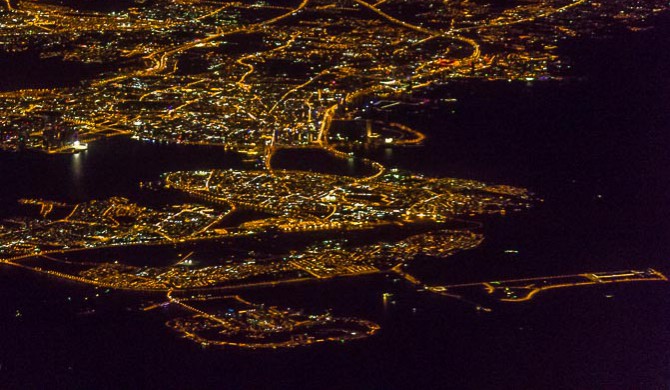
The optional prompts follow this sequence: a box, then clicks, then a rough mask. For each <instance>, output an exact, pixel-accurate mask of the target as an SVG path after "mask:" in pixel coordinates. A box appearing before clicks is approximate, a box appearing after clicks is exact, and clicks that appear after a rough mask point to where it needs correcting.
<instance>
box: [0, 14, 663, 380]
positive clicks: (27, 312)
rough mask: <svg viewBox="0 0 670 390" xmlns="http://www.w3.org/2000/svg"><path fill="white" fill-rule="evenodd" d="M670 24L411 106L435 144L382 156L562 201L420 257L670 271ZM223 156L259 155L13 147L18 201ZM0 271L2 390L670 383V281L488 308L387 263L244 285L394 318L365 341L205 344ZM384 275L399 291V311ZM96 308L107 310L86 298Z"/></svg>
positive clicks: (546, 267) (122, 183)
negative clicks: (400, 276)
mask: <svg viewBox="0 0 670 390" xmlns="http://www.w3.org/2000/svg"><path fill="white" fill-rule="evenodd" d="M658 25H659V28H658V29H656V30H652V31H648V32H643V33H639V34H621V35H616V36H614V37H613V38H611V39H608V40H596V41H587V42H579V43H574V44H573V45H572V47H570V48H569V51H570V53H571V54H572V55H573V58H574V59H575V67H576V68H577V69H576V70H575V72H576V73H579V74H583V75H585V76H587V77H586V79H585V80H582V81H580V82H576V81H569V82H563V83H539V84H532V85H526V84H520V83H512V84H508V83H500V84H488V85H472V84H467V85H462V86H453V89H450V90H449V91H451V92H450V93H452V94H453V95H454V96H455V97H457V98H458V99H459V101H458V103H455V104H454V105H452V106H447V107H444V108H441V109H439V110H435V111H430V112H427V113H422V114H411V113H396V114H393V115H394V116H396V117H395V118H391V119H394V120H402V121H403V122H405V123H407V124H409V125H412V126H414V127H416V128H417V129H420V130H422V131H425V132H426V133H427V134H428V135H429V139H428V141H427V142H426V145H425V147H423V148H407V149H394V150H388V151H386V150H380V151H378V152H373V153H371V154H372V155H374V156H375V157H377V158H378V159H379V160H380V161H385V162H386V163H387V164H389V165H392V166H393V165H397V166H400V167H403V168H407V169H412V170H416V171H419V172H424V173H427V174H432V175H440V176H455V177H464V178H474V179H481V180H485V181H490V182H499V183H506V184H514V185H519V186H524V187H528V188H530V189H532V190H533V191H534V192H536V193H537V194H538V195H539V196H540V197H542V198H543V199H544V200H545V201H544V202H543V203H542V204H539V205H538V206H537V207H536V208H534V209H532V210H530V211H528V212H525V213H523V214H519V215H513V216H508V217H505V218H490V219H487V221H486V225H485V233H486V236H487V241H486V244H485V245H484V246H483V247H482V248H480V249H476V250H473V251H470V252H466V253H463V254H460V255H457V256H455V257H453V258H450V259H448V260H446V261H443V262H441V263H436V262H430V261H423V262H417V265H416V266H415V268H416V270H415V271H416V272H417V273H418V274H420V275H421V276H424V277H426V278H428V277H431V278H432V279H434V280H441V281H481V280H487V279H499V278H504V277H518V276H526V275H528V276H542V275H553V274H561V273H566V272H570V273H574V272H586V271H605V270H619V269H627V268H646V267H655V268H657V269H659V270H661V271H664V272H666V273H670V266H668V259H669V258H670V244H669V242H670V240H669V239H670V218H669V217H670V205H669V204H668V199H669V196H670V176H668V172H667V170H668V167H669V166H670V154H669V153H668V150H669V148H670V68H668V66H667V64H668V63H669V62H670V53H669V52H668V51H667V50H661V49H659V48H664V47H670V23H668V19H667V18H665V19H663V20H661V21H659V22H658ZM452 110H453V111H455V112H453V113H452ZM213 167H238V168H239V167H244V164H243V163H242V162H241V161H240V160H239V159H238V158H237V157H235V156H233V155H228V154H223V153H221V152H220V151H219V150H218V149H214V148H203V149H193V148H186V147H177V146H165V145H162V146H161V145H154V144H141V143H134V142H132V141H129V140H124V139H120V138H119V139H110V140H107V141H102V142H98V143H95V144H93V145H91V148H90V150H89V151H88V152H86V153H85V154H82V155H80V156H79V157H76V156H55V157H54V156H42V155H30V154H25V155H17V154H0V169H1V175H2V186H0V203H1V204H2V207H3V209H2V214H3V215H10V214H11V213H12V212H13V211H14V209H13V204H14V201H15V200H16V199H17V198H20V197H27V196H40V197H45V198H54V199H56V200H65V201H80V200H86V199H90V198H100V197H106V196H109V195H126V196H129V197H135V198H143V197H144V198H147V197H150V196H147V195H143V194H141V193H139V192H138V191H137V190H136V188H137V187H136V184H137V182H138V181H141V180H152V179H155V178H156V177H157V176H158V175H159V174H160V173H162V172H164V171H168V170H176V169H205V168H213ZM505 249H517V250H519V254H518V255H506V254H504V253H503V252H504V250H505ZM0 271H1V272H0V330H1V331H2V333H1V334H0V365H1V366H0V388H12V389H13V388H16V389H25V388H47V387H48V388H69V389H72V388H81V389H87V388H110V389H112V388H113V389H119V388H137V387H149V388H179V389H185V388H249V389H257V388H290V389H293V388H318V389H348V388H357V389H404V388H417V389H442V388H453V389H481V388H483V389H667V388H668V387H669V386H670V352H669V351H670V325H668V324H670V321H668V319H670V288H669V286H668V284H665V283H640V284H636V285H635V284H629V285H620V286H605V287H593V288H583V289H572V290H560V291H554V292H547V293H543V294H540V295H538V296H537V298H536V299H535V300H533V301H532V302H529V303H527V304H500V305H496V306H494V311H493V312H492V313H489V314H478V313H476V312H474V311H472V310H471V308H469V307H466V306H463V305H462V304H460V303H458V302H452V301H448V300H445V299H442V298H438V297H435V296H430V295H425V294H421V293H415V292H413V291H412V290H411V289H410V288H409V287H408V286H406V285H405V284H403V283H402V282H394V281H393V279H392V278H387V277H384V276H380V277H366V278H360V279H347V280H340V281H336V282H331V283H324V284H313V285H300V286H286V287H282V288H273V289H266V290H253V291H249V292H245V293H244V296H245V297H248V298H249V299H252V300H256V301H259V302H268V303H269V304H278V305H281V306H295V307H304V308H307V309H309V310H314V311H320V310H323V309H325V308H332V309H333V312H334V313H335V314H337V315H352V316H355V315H359V316H362V317H364V318H368V319H371V320H374V321H377V322H379V323H380V324H381V325H382V327H383V329H382V331H381V332H380V333H379V335H377V336H375V337H372V338H370V339H367V340H363V341H360V342H353V343H349V344H342V345H323V346H317V347H314V348H305V349H295V350H289V351H240V350H236V349H202V348H200V347H199V346H196V345H195V344H192V343H191V342H189V341H185V340H182V339H179V338H178V337H177V336H176V335H175V334H173V333H171V332H169V331H168V330H167V328H165V327H164V325H163V322H164V321H165V319H166V317H167V315H168V314H169V313H161V312H148V313H144V312H137V311H136V308H137V307H138V305H139V304H140V303H141V302H142V301H143V300H146V299H152V300H158V299H160V296H146V295H139V294H131V293H119V292H109V293H106V292H105V291H104V290H95V289H92V288H88V287H81V286H78V285H75V284H70V283H67V282H61V281H56V280H51V279H46V278H43V277H39V276H34V275H29V274H26V273H24V272H22V271H20V270H15V269H7V268H1V269H0ZM384 291H389V292H393V293H394V294H395V295H394V299H395V301H396V303H395V304H391V305H389V306H388V307H387V308H384V307H383V305H382V300H381V293H382V292H384ZM96 294H99V295H100V297H96V296H95V295H96ZM606 295H613V297H612V298H607V297H606ZM68 297H70V298H71V300H68ZM91 308H94V309H95V310H96V312H95V313H94V314H85V313H87V312H88V310H89V309H91ZM129 308H130V309H131V310H129ZM414 308H416V312H415V311H414V310H413V309H414ZM17 310H19V311H20V312H21V314H22V316H21V317H16V311H17Z"/></svg>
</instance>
